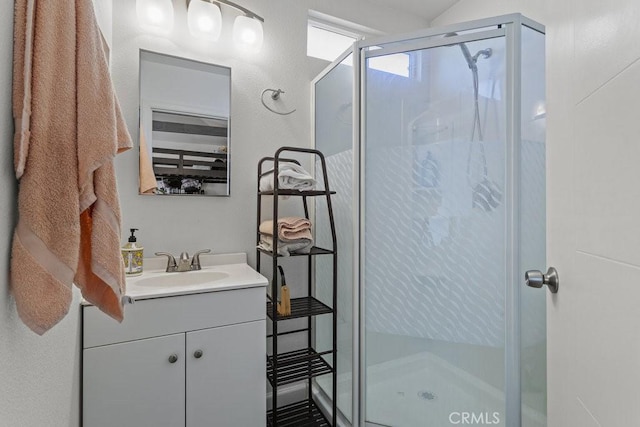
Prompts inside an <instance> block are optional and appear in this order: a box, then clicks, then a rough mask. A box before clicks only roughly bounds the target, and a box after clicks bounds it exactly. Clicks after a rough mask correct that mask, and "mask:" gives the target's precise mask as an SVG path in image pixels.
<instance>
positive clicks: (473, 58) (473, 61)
mask: <svg viewBox="0 0 640 427" xmlns="http://www.w3.org/2000/svg"><path fill="white" fill-rule="evenodd" d="M457 35H458V33H447V34H445V35H444V36H445V37H453V36H457ZM456 44H457V45H458V46H460V50H461V51H462V55H463V56H464V59H465V60H466V61H467V65H468V66H469V69H470V70H471V71H477V70H478V65H477V62H478V58H479V57H480V56H482V57H483V58H485V59H486V58H490V57H491V55H492V54H493V49H491V48H487V49H482V50H479V51H477V52H476V54H475V55H471V52H470V51H469V48H468V47H467V45H466V44H464V43H456Z"/></svg>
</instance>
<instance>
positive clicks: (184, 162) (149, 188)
mask: <svg viewBox="0 0 640 427" xmlns="http://www.w3.org/2000/svg"><path fill="white" fill-rule="evenodd" d="M230 90H231V70H230V69H229V68H226V67H221V66H217V65H212V64H206V63H202V62H197V61H192V60H187V59H183V58H177V57H173V56H169V55H162V54H158V53H154V52H147V51H141V54H140V193H141V194H157V195H207V196H228V195H229V173H230V171H229V142H230V138H229V122H230V114H229V113H230Z"/></svg>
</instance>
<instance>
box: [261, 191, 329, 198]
mask: <svg viewBox="0 0 640 427" xmlns="http://www.w3.org/2000/svg"><path fill="white" fill-rule="evenodd" d="M273 193H274V191H273V190H269V191H261V192H260V193H259V194H260V195H261V196H273ZM329 194H331V195H333V194H336V192H335V191H329ZM326 195H327V192H326V191H324V190H310V191H298V190H278V196H311V197H314V196H326Z"/></svg>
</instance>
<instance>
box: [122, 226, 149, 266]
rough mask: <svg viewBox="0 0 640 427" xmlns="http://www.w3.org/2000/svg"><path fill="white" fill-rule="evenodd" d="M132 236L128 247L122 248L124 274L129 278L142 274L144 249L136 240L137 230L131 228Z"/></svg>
mask: <svg viewBox="0 0 640 427" xmlns="http://www.w3.org/2000/svg"><path fill="white" fill-rule="evenodd" d="M130 231H131V236H129V241H128V242H127V244H126V245H124V246H123V247H122V259H123V260H124V267H125V269H124V272H125V274H126V275H127V276H138V275H140V274H142V259H143V258H142V256H143V249H144V248H143V247H142V246H141V245H139V244H138V239H137V238H136V231H138V229H137V228H131V229H130Z"/></svg>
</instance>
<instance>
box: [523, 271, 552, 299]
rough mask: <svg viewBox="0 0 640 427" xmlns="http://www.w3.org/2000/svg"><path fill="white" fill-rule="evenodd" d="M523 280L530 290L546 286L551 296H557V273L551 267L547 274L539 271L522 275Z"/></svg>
mask: <svg viewBox="0 0 640 427" xmlns="http://www.w3.org/2000/svg"><path fill="white" fill-rule="evenodd" d="M524 280H525V283H526V285H527V286H529V287H531V288H541V287H542V286H543V285H547V286H548V287H549V290H550V291H551V293H553V294H557V293H558V288H559V287H560V278H559V277H558V271H557V270H556V269H555V268H553V267H549V269H548V270H547V274H544V273H543V272H542V271H539V270H529V271H527V272H526V273H525V274H524Z"/></svg>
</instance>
